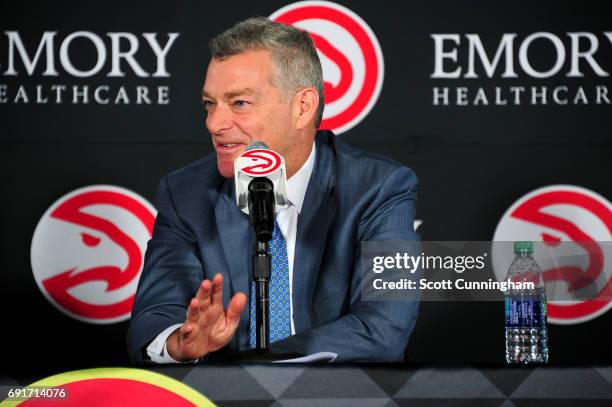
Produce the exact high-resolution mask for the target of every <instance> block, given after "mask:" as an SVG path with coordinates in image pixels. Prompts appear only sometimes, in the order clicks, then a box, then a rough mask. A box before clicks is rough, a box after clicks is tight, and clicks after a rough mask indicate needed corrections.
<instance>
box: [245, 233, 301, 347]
mask: <svg viewBox="0 0 612 407" xmlns="http://www.w3.org/2000/svg"><path fill="white" fill-rule="evenodd" d="M270 255H271V257H272V274H271V276H270V339H269V340H270V343H272V342H276V341H280V340H281V339H284V338H286V337H288V336H290V335H291V319H290V318H291V316H290V309H289V308H290V307H289V295H291V294H290V293H289V263H288V260H287V243H286V242H285V238H284V237H283V234H282V233H281V230H280V228H279V227H278V223H277V222H274V232H273V233H272V240H270ZM250 310H251V311H250V315H251V321H250V330H251V335H250V336H251V347H252V348H254V347H255V346H256V343H255V333H256V329H257V328H256V324H255V282H253V283H252V285H251V304H250Z"/></svg>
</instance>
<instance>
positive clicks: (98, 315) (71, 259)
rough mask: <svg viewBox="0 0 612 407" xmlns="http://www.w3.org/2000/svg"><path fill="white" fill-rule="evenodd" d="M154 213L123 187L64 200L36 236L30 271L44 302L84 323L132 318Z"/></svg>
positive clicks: (43, 221) (100, 189) (94, 189)
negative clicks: (48, 302)
mask: <svg viewBox="0 0 612 407" xmlns="http://www.w3.org/2000/svg"><path fill="white" fill-rule="evenodd" d="M155 216H156V210H155V208H154V207H153V206H152V205H151V204H150V203H149V202H147V201H146V200H145V199H144V198H142V197H141V196H139V195H137V194H135V193H134V192H132V191H129V190H127V189H124V188H119V187H116V186H109V185H94V186H89V187H85V188H80V189H77V190H75V191H72V192H70V193H69V194H67V195H64V196H63V197H61V198H60V199H59V200H57V201H56V202H55V203H54V204H53V205H51V207H50V208H49V209H48V210H47V212H45V214H44V215H43V217H42V219H41V220H40V221H39V223H38V225H37V226H36V230H35V231H34V236H33V238H32V248H31V262H32V271H33V273H34V278H35V280H36V283H37V284H38V287H39V288H40V290H41V291H42V293H43V294H44V295H45V297H46V298H47V299H48V300H49V301H50V302H51V303H52V304H53V305H55V306H56V307H57V308H58V309H59V310H60V311H62V312H63V313H65V314H67V315H69V316H71V317H73V318H75V319H78V320H80V321H84V322H89V323H95V324H108V323H113V322H118V321H122V320H125V319H128V318H129V317H130V312H131V310H132V304H133V302H134V296H135V294H136V288H137V285H138V278H139V277H140V272H141V271H142V264H143V256H144V252H145V249H146V244H147V242H148V241H149V239H150V238H151V236H152V232H153V224H154V222H155Z"/></svg>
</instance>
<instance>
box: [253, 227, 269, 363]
mask: <svg viewBox="0 0 612 407" xmlns="http://www.w3.org/2000/svg"><path fill="white" fill-rule="evenodd" d="M271 269H272V258H271V257H270V244H269V243H268V242H262V241H260V240H259V239H256V242H255V249H254V250H253V281H255V321H256V324H257V331H256V335H255V338H256V344H257V346H256V349H257V353H267V352H268V351H269V338H270V326H269V321H270V315H269V310H270V274H271Z"/></svg>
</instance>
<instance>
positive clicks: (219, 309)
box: [166, 274, 247, 361]
mask: <svg viewBox="0 0 612 407" xmlns="http://www.w3.org/2000/svg"><path fill="white" fill-rule="evenodd" d="M222 293H223V276H222V275H221V274H216V275H215V277H214V278H213V280H212V283H211V281H210V280H208V279H206V280H204V281H202V283H201V284H200V288H199V289H198V292H197V293H196V296H195V297H194V298H192V299H191V301H190V302H189V305H188V307H187V316H186V318H185V322H184V323H183V325H182V326H181V327H180V328H179V329H177V330H176V331H174V332H173V333H172V334H171V335H170V336H169V337H168V340H167V342H166V348H167V350H168V353H169V354H170V356H171V357H172V358H173V359H174V360H177V361H188V360H194V359H198V358H201V357H204V356H205V355H207V354H208V353H210V352H214V351H216V350H218V349H221V348H222V347H223V346H225V345H226V344H227V343H228V342H229V341H230V340H231V339H232V337H233V336H234V333H235V332H236V329H237V328H238V323H239V322H240V313H241V312H242V311H243V310H244V309H245V307H246V301H247V300H246V295H244V294H243V293H237V294H236V295H234V297H233V298H232V300H231V301H230V303H229V305H228V307H227V310H225V309H224V308H223V294H222Z"/></svg>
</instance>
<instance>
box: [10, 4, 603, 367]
mask: <svg viewBox="0 0 612 407" xmlns="http://www.w3.org/2000/svg"><path fill="white" fill-rule="evenodd" d="M0 7H1V13H0V26H1V27H2V33H1V34H0V123H1V132H0V143H1V146H2V147H1V148H0V166H1V174H2V175H1V177H2V183H1V185H2V200H1V202H2V203H1V210H0V224H1V225H2V231H1V232H0V267H1V273H0V287H2V295H1V296H0V304H1V308H0V313H1V316H2V317H1V322H2V326H3V329H2V335H1V339H0V349H2V355H3V356H2V359H3V363H2V368H3V369H7V370H8V371H9V372H10V371H11V370H14V369H17V368H18V367H19V366H21V367H24V366H30V367H31V366H39V367H40V366H42V365H44V366H48V367H53V368H72V367H83V366H93V365H98V364H124V363H128V359H127V353H126V350H125V334H126V330H127V326H128V323H129V309H130V305H131V299H132V296H133V294H134V291H135V287H136V282H137V278H138V273H139V271H140V268H141V266H142V264H141V262H142V255H143V252H144V248H145V245H146V241H147V240H148V238H149V236H150V232H151V225H152V222H153V219H154V216H155V209H154V207H153V204H154V196H155V192H156V189H157V185H158V180H159V179H160V177H162V176H163V175H165V174H167V173H169V172H171V171H173V170H175V169H177V168H180V167H182V166H184V165H186V164H188V163H190V162H191V161H193V160H195V159H197V158H199V157H202V156H203V155H205V154H207V153H209V152H210V151H212V147H211V143H210V136H209V135H208V133H207V131H206V129H205V127H204V121H205V113H204V111H203V109H202V107H201V105H200V91H201V86H202V83H203V78H204V74H205V70H206V66H207V62H208V60H209V52H208V49H207V42H208V41H209V40H210V39H211V38H212V37H213V36H214V35H215V34H217V33H219V32H221V31H222V30H224V29H226V28H228V27H230V26H231V25H233V24H234V23H236V22H237V21H240V20H242V19H244V18H247V17H250V16H256V15H262V16H272V17H273V18H274V19H276V20H278V21H282V22H285V23H288V24H294V25H296V26H298V27H300V28H302V29H307V30H309V31H310V32H311V33H313V34H314V35H313V37H314V39H315V42H316V45H317V49H318V52H319V54H320V56H321V59H322V62H323V68H324V76H325V82H326V89H325V93H326V99H327V102H328V103H327V105H326V113H325V117H324V118H325V120H324V122H323V124H322V127H325V128H331V129H334V130H335V131H336V133H337V134H338V137H339V138H340V139H342V140H343V141H346V142H347V143H350V144H352V145H354V146H356V147H358V148H361V149H364V150H368V151H371V152H375V153H380V154H384V155H386V156H389V157H392V158H394V159H395V160H398V161H400V162H402V163H404V164H405V165H407V166H409V167H411V168H412V169H414V170H415V171H416V173H417V175H418V177H419V179H420V182H421V184H420V190H419V200H418V204H417V219H418V220H419V222H418V224H419V226H418V232H419V233H420V234H421V236H422V238H423V239H424V240H492V239H494V235H495V234H496V230H497V233H501V234H502V235H503V234H504V233H509V231H514V232H516V231H518V232H520V233H522V234H523V235H525V236H527V237H529V238H532V239H534V240H541V239H542V238H543V236H544V235H543V234H544V233H546V234H547V235H548V236H556V238H559V239H562V240H580V239H581V238H585V237H584V235H581V234H580V233H581V232H584V233H585V234H586V235H587V237H586V238H588V239H591V240H596V241H597V240H599V241H602V240H611V233H612V205H611V204H610V199H611V197H612V183H611V182H610V174H611V170H612V163H611V157H612V142H611V138H610V117H611V114H612V106H611V104H610V101H611V99H612V80H611V79H610V73H611V72H612V19H611V18H610V15H611V14H610V10H609V7H608V6H607V4H606V2H590V3H583V2H568V3H562V4H561V3H559V2H553V1H538V2H513V3H512V4H506V3H500V2H485V1H483V2H457V1H432V2H427V4H426V3H423V2H404V3H398V2H384V1H383V2H381V1H376V2H372V1H370V2H368V1H351V2H337V3H330V2H318V1H314V2H304V3H287V2H281V1H258V2H252V1H238V0H237V1H234V2H231V4H229V3H227V2H204V1H202V2H196V1H192V2H160V1H147V2H140V3H134V2H129V3H125V2H118V1H105V2H87V3H77V2H52V3H46V2H42V3H36V4H34V3H31V2H12V3H10V4H7V3H5V4H3V5H2V6H0ZM108 186H111V187H108ZM533 199H536V200H538V202H544V203H543V204H542V205H544V206H542V210H549V211H553V212H552V213H556V214H557V217H558V219H561V221H558V222H556V223H554V222H553V223H552V224H541V223H538V221H537V219H536V218H535V217H534V220H533V221H530V220H520V221H519V220H516V219H512V216H511V214H510V213H507V211H508V209H509V208H511V207H512V206H513V205H516V204H520V203H522V202H527V201H529V200H533ZM542 199H544V200H542ZM555 208H556V209H555ZM555 210H557V212H555ZM498 225H500V226H499V228H498ZM553 239H554V238H553ZM606 261H608V262H609V261H610V259H606ZM608 267H609V266H608ZM74 271H76V272H77V275H78V274H82V275H83V277H82V278H81V279H80V280H75V279H74V278H73V279H71V278H70V276H69V275H70V272H74ZM600 271H601V270H600ZM107 284H109V286H111V287H113V291H111V292H106V290H105V288H106V285H107ZM609 306H610V304H609V303H608V302H603V303H590V304H586V305H582V306H578V307H572V308H571V309H569V310H568V311H567V312H564V313H557V315H555V318H556V320H557V323H555V324H552V325H551V326H550V327H549V334H550V354H551V362H557V363H610V362H612V350H611V348H610V346H609V340H608V335H609V333H610V330H609V326H610V325H611V323H612V311H608V308H609ZM502 332H503V309H502V305H501V303H497V302H482V303H477V302H474V303H467V302H463V303H445V302H428V303H423V304H422V305H421V314H420V318H419V320H418V323H417V325H416V328H415V330H414V333H413V335H412V337H411V339H410V343H409V345H408V348H407V352H406V358H407V360H408V361H413V362H419V361H427V362H493V363H494V362H501V361H502V360H503V352H504V348H503V333H502ZM26 369H27V368H26Z"/></svg>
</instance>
